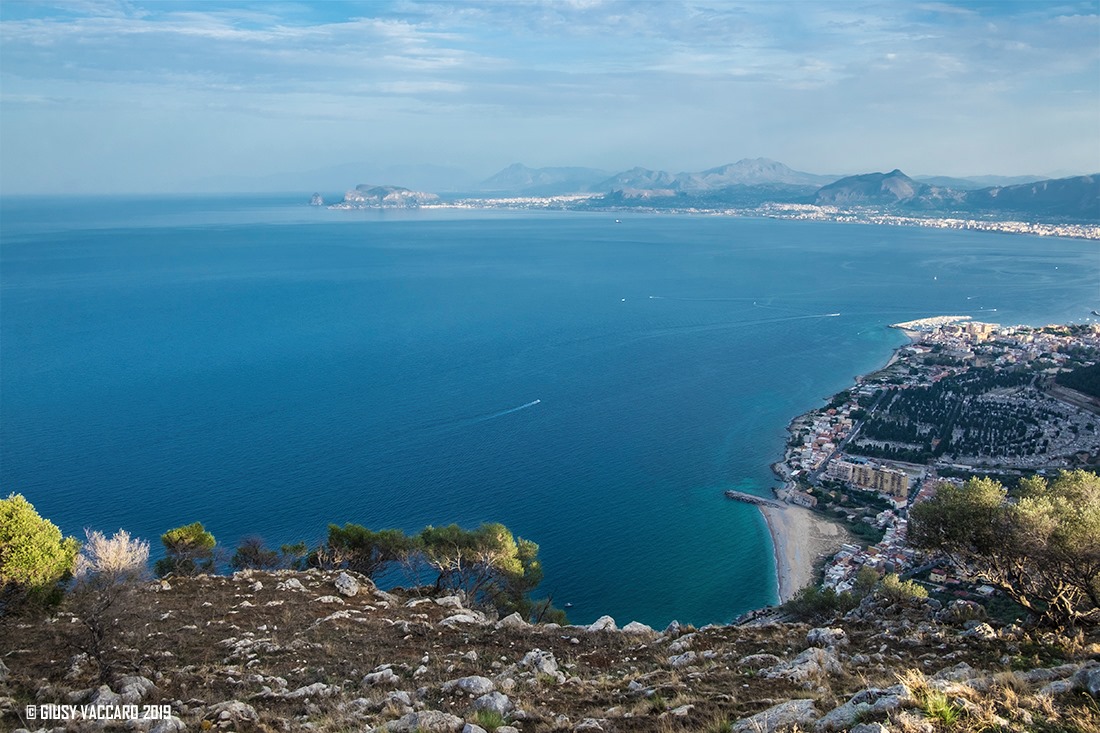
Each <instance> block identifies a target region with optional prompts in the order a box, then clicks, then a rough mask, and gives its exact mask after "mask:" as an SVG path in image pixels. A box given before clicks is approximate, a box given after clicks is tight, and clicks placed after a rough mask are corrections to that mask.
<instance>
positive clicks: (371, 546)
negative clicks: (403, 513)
mask: <svg viewBox="0 0 1100 733" xmlns="http://www.w3.org/2000/svg"><path fill="white" fill-rule="evenodd" d="M414 547H415V542H414V541H413V539H412V538H410V537H408V536H406V535H405V533H404V532H402V531H401V530H399V529H383V530H379V531H377V532H375V531H372V530H369V529H367V528H366V527H364V526H362V525H359V524H351V523H348V524H345V525H344V526H343V527H340V526H339V525H336V524H330V525H329V526H328V542H327V544H326V546H325V548H324V549H325V550H326V551H327V552H326V555H327V561H326V562H325V563H324V564H327V565H332V566H333V567H338V568H347V569H349V570H354V571H355V572H357V573H362V574H363V575H365V576H367V577H368V578H371V579H372V580H373V579H374V578H375V577H376V576H377V575H378V574H379V573H381V572H382V571H383V570H384V569H385V568H386V567H387V566H388V565H389V564H390V563H393V562H397V561H400V560H402V559H404V558H405V557H406V556H407V555H408V554H409V553H410V552H412V550H413V548H414Z"/></svg>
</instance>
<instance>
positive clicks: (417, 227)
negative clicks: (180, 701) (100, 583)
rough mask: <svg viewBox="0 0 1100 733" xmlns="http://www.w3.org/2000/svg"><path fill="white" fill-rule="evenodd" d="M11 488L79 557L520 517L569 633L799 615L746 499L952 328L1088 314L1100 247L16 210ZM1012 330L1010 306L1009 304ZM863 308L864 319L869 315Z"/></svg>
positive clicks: (802, 228) (5, 343) (107, 206)
mask: <svg viewBox="0 0 1100 733" xmlns="http://www.w3.org/2000/svg"><path fill="white" fill-rule="evenodd" d="M2 207H3V208H2V211H0V213H2V219H0V221H2V248H0V266H2V269H0V296H2V300H0V319H2V320H0V336H2V339H0V489H2V491H3V492H4V493H7V492H10V491H18V492H21V493H23V494H25V495H26V496H27V498H28V499H29V500H30V501H31V502H32V503H34V504H35V506H36V507H37V508H38V509H39V511H40V512H41V513H42V514H43V515H44V516H46V517H49V518H50V519H52V520H53V521H55V522H56V523H58V524H59V525H60V526H61V527H62V529H63V530H64V531H65V532H66V533H71V534H81V533H82V531H83V528H85V527H89V528H94V529H100V530H103V531H108V532H110V531H114V530H116V529H118V528H120V527H121V528H125V529H127V530H129V531H130V532H131V533H133V534H135V535H138V536H142V537H145V538H148V539H151V540H154V542H155V540H156V538H157V537H158V536H159V535H160V534H161V533H163V532H164V531H165V530H166V529H168V528H171V527H174V526H178V525H180V524H184V523H188V522H192V521H195V520H199V521H202V522H203V523H204V524H205V525H206V526H207V527H208V528H209V529H210V530H211V531H213V532H214V534H215V535H216V536H217V537H218V539H219V541H221V542H222V543H224V544H227V545H233V544H235V543H236V542H237V541H238V540H239V539H240V538H241V537H242V536H244V535H246V534H253V533H255V534H260V535H262V536H263V537H264V538H265V539H267V540H268V541H269V542H270V543H272V544H279V543H283V542H290V541H295V540H299V539H304V540H307V541H310V542H315V541H318V540H320V539H321V538H322V537H323V536H324V533H325V527H326V525H327V523H328V522H339V523H343V522H347V521H351V522H358V523H361V524H366V525H368V526H371V527H390V526H393V527H401V528H404V529H406V530H409V531H415V530H418V529H419V528H420V527H422V526H424V525H426V524H445V523H450V522H458V523H460V524H463V525H467V526H473V525H476V524H477V523H479V522H482V521H501V522H504V523H505V524H507V525H508V526H509V527H511V528H512V529H513V530H514V531H515V532H516V533H517V534H520V535H522V536H524V537H529V538H531V539H534V540H535V541H537V542H539V544H540V545H541V547H542V555H543V557H544V559H545V564H546V578H547V580H546V582H545V584H544V590H545V591H548V592H552V593H553V594H554V599H555V601H556V602H557V603H558V604H559V605H560V604H563V603H566V602H570V603H573V604H574V607H573V609H572V610H571V618H572V619H573V620H575V621H590V620H592V619H594V618H595V617H597V616H599V615H601V614H603V613H610V614H612V615H613V616H615V617H616V618H617V619H618V620H619V621H620V622H624V623H625V622H626V621H629V620H631V619H638V620H641V621H645V622H647V623H651V624H664V623H667V622H668V621H669V620H671V619H673V618H677V619H680V620H682V621H690V622H695V623H706V622H718V621H724V620H728V619H731V618H733V617H735V616H737V615H738V614H740V613H742V612H743V611H746V610H748V609H751V608H754V607H758V606H760V605H763V604H766V603H769V602H772V601H774V599H775V596H776V587H775V585H776V584H775V576H774V563H773V560H772V549H771V545H770V540H769V539H768V536H767V532H766V529H765V527H764V524H763V522H762V521H761V519H760V517H759V515H758V514H757V512H756V510H755V509H753V508H752V507H749V506H746V505H743V504H738V503H734V502H730V501H727V500H725V499H724V498H723V497H722V490H723V489H725V488H730V487H738V488H741V489H745V490H749V491H756V492H761V493H763V492H765V491H766V490H767V489H768V488H769V487H770V486H772V485H774V483H775V482H774V479H773V477H772V476H771V474H770V471H769V469H768V465H769V464H770V463H771V462H773V461H774V460H776V459H777V458H778V457H779V456H780V454H781V451H782V445H783V441H784V438H785V436H784V426H785V425H786V423H787V421H788V420H790V419H791V418H792V417H793V416H794V415H796V414H798V413H800V412H802V411H805V410H806V409H809V408H810V407H813V406H816V405H817V404H819V403H820V401H821V400H822V398H824V397H826V396H827V395H829V394H831V393H833V392H835V391H837V390H839V389H841V388H843V387H845V386H847V385H848V384H849V383H850V381H851V379H852V377H853V376H854V375H856V374H859V373H862V372H866V371H869V370H871V369H873V368H875V367H877V366H879V365H881V364H882V363H883V362H885V360H886V359H887V358H888V356H889V354H890V352H891V350H892V349H893V348H894V347H896V346H897V345H899V344H900V343H902V342H903V339H902V337H901V335H900V334H899V333H898V332H896V331H892V330H890V329H888V328H887V327H886V326H887V325H888V324H890V323H894V322H897V321H902V320H908V319H911V318H918V317H922V316H929V315H937V314H968V315H973V316H975V317H977V318H979V319H984V320H992V321H996V322H1001V323H1018V322H1026V323H1046V322H1057V321H1068V320H1082V319H1084V318H1086V317H1088V315H1089V311H1090V310H1091V309H1092V308H1096V307H1098V306H1100V292H1098V290H1100V250H1098V248H1097V245H1096V244H1095V243H1088V242H1081V241H1071V240H1057V239H1041V238H1033V237H1017V236H1007V235H996V234H983V233H970V232H943V231H933V230H923V229H907V228H889V227H875V226H861V225H839V224H824V223H801V222H782V221H772V220H755V219H730V218H718V217H680V216H629V215H625V216H624V215H622V214H619V215H618V216H619V218H621V219H622V223H620V224H616V223H615V218H614V216H607V215H602V214H587V215H578V214H538V213H507V214H504V213H499V212H489V213H482V214H469V213H459V212H449V213H440V212H411V213H409V212H373V213H370V212H338V211H329V210H327V209H316V208H309V207H306V206H302V205H300V204H299V202H297V201H289V200H285V201H284V200H278V199H256V200H246V199H213V200H211V199H153V198H150V199H134V200H118V199H102V200H82V201H77V202H75V203H62V204H60V205H59V204H58V203H57V202H36V201H32V200H18V199H16V200H8V201H4V202H3V204H2ZM993 309H996V310H993ZM837 313H839V314H840V315H832V314H837Z"/></svg>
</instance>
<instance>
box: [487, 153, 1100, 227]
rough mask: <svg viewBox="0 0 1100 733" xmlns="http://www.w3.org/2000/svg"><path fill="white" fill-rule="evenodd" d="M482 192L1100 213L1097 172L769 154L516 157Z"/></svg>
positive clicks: (596, 201) (628, 201) (604, 201)
mask: <svg viewBox="0 0 1100 733" xmlns="http://www.w3.org/2000/svg"><path fill="white" fill-rule="evenodd" d="M478 190H479V192H481V193H483V194H507V195H518V196H552V195H564V194H576V193H591V194H602V196H598V197H595V198H593V199H590V203H591V204H592V205H597V206H598V205H619V206H629V205H646V206H693V205H723V204H724V205H730V206H743V205H759V204H762V203H767V202H781V203H813V204H818V205H835V206H869V207H885V208H890V209H907V210H915V211H925V212H932V211H935V212H943V213H975V212H1019V213H1023V214H1030V215H1035V216H1044V217H1069V218H1080V219H1090V220H1092V219H1100V176H1096V175H1090V176H1074V177H1070V178H1061V179H1045V180H1044V179H1042V178H1040V177H1037V176H1012V177H1008V176H979V177H975V178H973V179H968V178H952V177H946V176H933V177H927V178H923V179H916V178H910V177H909V176H907V175H905V174H904V173H902V172H901V171H900V170H897V169H895V170H893V171H890V172H889V173H865V174H860V175H855V176H847V177H839V176H829V175H819V174H814V173H806V172H804V171H797V170H794V169H792V168H789V167H788V166H786V165H784V164H783V163H780V162H778V161H775V160H769V159H767V158H753V159H749V158H745V159H742V160H739V161H737V162H736V163H730V164H727V165H722V166H718V167H716V168H708V169H707V170H704V171H699V172H684V173H677V174H672V173H669V172H667V171H654V170H649V169H647V168H640V167H639V168H631V169H630V170H627V171H623V172H621V173H617V174H614V175H607V174H606V173H605V172H604V171H600V170H597V169H593V168H528V167H527V166H524V165H522V164H520V163H515V164H513V165H511V166H509V167H507V168H505V169H504V170H502V171H500V172H499V173H497V174H496V175H494V176H491V177H490V178H488V179H486V180H485V181H483V182H482V183H481V184H480V185H479V186H478Z"/></svg>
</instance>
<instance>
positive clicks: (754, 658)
mask: <svg viewBox="0 0 1100 733" xmlns="http://www.w3.org/2000/svg"><path fill="white" fill-rule="evenodd" d="M782 663H783V660H782V659H780V658H779V657H777V656H775V655H774V654H750V655H748V656H747V657H741V658H740V659H738V660H737V666H739V667H748V668H749V669H767V668H768V667H775V666H776V665H779V664H782Z"/></svg>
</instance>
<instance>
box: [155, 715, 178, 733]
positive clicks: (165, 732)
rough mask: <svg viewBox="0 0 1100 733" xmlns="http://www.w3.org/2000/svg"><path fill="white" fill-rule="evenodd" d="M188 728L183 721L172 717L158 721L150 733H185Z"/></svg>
mask: <svg viewBox="0 0 1100 733" xmlns="http://www.w3.org/2000/svg"><path fill="white" fill-rule="evenodd" d="M186 730H187V726H186V725H184V723H183V721H182V720H180V719H179V718H177V717H176V716H174V715H172V716H169V717H167V718H165V719H164V720H158V721H157V723H156V725H154V726H153V727H152V728H150V729H149V733H184V731H186Z"/></svg>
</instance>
